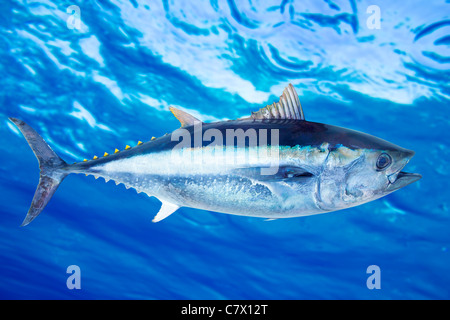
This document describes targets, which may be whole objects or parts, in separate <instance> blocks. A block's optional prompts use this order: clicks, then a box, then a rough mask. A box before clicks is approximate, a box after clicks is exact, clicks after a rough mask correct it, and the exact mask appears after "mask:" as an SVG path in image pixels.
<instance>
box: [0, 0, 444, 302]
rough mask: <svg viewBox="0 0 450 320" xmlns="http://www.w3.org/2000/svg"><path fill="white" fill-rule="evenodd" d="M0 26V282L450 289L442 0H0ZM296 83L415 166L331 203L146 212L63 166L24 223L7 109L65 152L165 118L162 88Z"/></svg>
mask: <svg viewBox="0 0 450 320" xmlns="http://www.w3.org/2000/svg"><path fill="white" fill-rule="evenodd" d="M70 5H77V6H78V7H79V8H80V20H79V21H80V23H79V25H76V24H75V23H76V21H77V20H76V16H69V14H68V13H67V11H66V9H67V8H68V7H69V6H70ZM370 5H377V6H378V8H379V9H380V14H381V20H380V21H379V22H380V23H379V29H377V28H373V27H374V26H375V27H376V22H377V21H378V20H376V19H375V18H376V16H373V14H374V12H373V11H370V10H369V13H367V9H368V7H369V6H370ZM69 12H72V11H69ZM68 19H69V20H70V21H69V23H68V22H67V20H68ZM72 19H75V20H72ZM374 19H375V20H374ZM374 21H375V22H374ZM71 23H72V24H71ZM374 23H375V24H374ZM68 24H69V26H75V27H79V28H78V29H77V28H72V29H70V28H69V27H68ZM0 33H1V41H0V102H1V103H0V112H1V114H0V137H1V144H0V148H1V154H2V157H1V166H0V194H1V201H0V234H1V236H0V297H1V298H3V299H6V298H7V299H11V298H19V299H30V298H33V299H35V298H42V299H52V298H58V299H76V298H82V299H135V298H143V299H448V298H450V274H449V266H450V255H449V250H450V233H449V227H450V212H449V208H450V202H449V201H450V200H449V195H450V192H449V189H450V183H449V181H450V169H449V168H450V166H449V158H450V151H449V150H450V144H449V140H450V139H449V138H450V134H449V124H450V121H449V114H450V113H449V111H450V104H449V102H450V76H449V75H450V3H449V1H448V0H447V1H444V0H441V1H438V0H430V1H425V2H424V1H419V0H415V1H413V0H410V1H387V0H383V1H381V0H375V1H356V0H351V1H344V0H342V1H338V0H324V1H319V0H310V1H298V0H296V1H289V0H275V1H255V0H248V1H246V0H242V1H233V0H228V1H225V0H210V1H195V2H194V1H175V0H165V1H156V0H155V1H143V0H142V1H138V0H133V1H129V2H128V1H75V0H73V1H48V0H46V1H39V2H38V1H36V2H35V1H25V0H24V1H8V0H7V1H1V3H0ZM289 82H291V83H292V84H293V85H294V86H295V88H296V89H297V91H298V93H299V96H300V100H301V102H302V105H303V109H304V112H305V115H306V118H307V119H308V120H311V121H316V122H323V123H329V124H334V125H338V126H343V127H348V128H352V129H356V130H360V131H363V132H367V133H370V134H373V135H375V136H378V137H381V138H384V139H386V140H389V141H391V142H393V143H395V144H398V145H401V146H403V147H405V148H408V149H413V150H415V151H416V156H415V157H414V158H413V160H412V161H411V162H410V163H409V164H408V166H407V171H409V172H419V173H421V174H422V175H423V179H422V180H420V181H419V182H417V183H414V184H412V185H410V186H408V187H406V188H404V189H402V190H400V191H397V192H395V193H393V194H391V195H389V196H387V197H385V198H382V199H380V200H377V201H374V202H371V203H368V204H365V205H363V206H359V207H356V208H352V209H348V210H344V211H340V212H335V213H329V214H322V215H316V216H310V217H304V218H295V219H286V220H283V219H281V220H276V221H271V222H265V221H263V220H262V219H257V218H250V217H239V216H231V215H225V214H220V213H212V212H206V211H200V210H194V209H186V208H182V209H180V210H178V212H177V213H175V214H173V215H172V216H170V217H169V218H167V219H166V220H164V221H162V222H160V223H156V224H155V223H152V222H151V219H152V218H153V217H154V215H155V214H156V212H157V211H158V210H159V206H160V203H159V201H158V200H156V199H155V198H148V197H147V196H146V195H145V194H137V193H136V192H135V191H134V190H133V189H130V190H126V189H125V188H124V186H123V185H120V186H116V185H115V184H114V183H113V182H109V183H105V182H104V180H103V179H99V180H95V179H94V178H93V177H91V176H90V177H85V176H84V175H74V176H69V177H68V178H67V179H66V180H65V181H64V182H63V183H62V184H61V186H60V188H59V189H58V191H57V192H56V194H55V196H54V197H53V199H52V201H51V202H50V203H49V205H48V206H47V208H46V209H45V210H44V212H43V213H42V214H41V215H40V216H39V217H38V218H37V219H36V220H35V221H33V223H31V224H30V225H29V226H26V227H23V228H21V227H19V225H20V223H21V222H22V220H23V218H24V217H25V214H26V212H27V210H28V207H29V205H30V202H31V199H32V196H33V194H34V191H35V188H36V185H37V182H38V178H39V170H38V165H37V161H36V159H35V157H34V155H33V153H32V152H31V150H30V149H29V147H28V145H27V144H26V142H25V140H24V139H23V137H22V136H21V135H20V133H19V132H18V130H17V129H15V128H14V127H13V126H12V124H11V123H10V122H9V121H8V120H7V117H8V116H14V117H18V118H20V119H23V120H25V121H26V122H28V123H29V124H30V125H31V126H33V127H34V128H35V129H36V130H37V131H38V132H40V133H41V134H42V136H43V137H44V139H45V140H46V141H47V142H48V143H49V144H50V145H51V146H52V148H53V149H54V150H55V151H56V152H57V153H58V154H59V155H60V156H61V157H62V158H64V159H65V160H66V161H67V162H75V161H81V160H82V159H84V158H91V157H93V156H94V155H98V156H101V155H103V153H104V152H105V151H107V152H110V153H111V152H113V151H114V149H115V148H119V149H123V148H124V146H125V145H127V144H128V145H132V146H133V145H135V144H136V142H137V141H139V140H142V141H148V140H150V139H151V137H152V136H155V137H158V136H161V135H163V134H165V133H166V132H171V131H172V130H174V129H176V128H178V127H179V123H178V121H177V120H176V119H175V118H174V117H173V116H172V114H171V113H170V112H169V111H168V106H170V105H174V106H178V107H180V108H183V109H184V110H187V111H190V112H191V113H192V114H193V115H194V116H196V117H198V118H200V119H202V120H204V121H207V122H209V121H218V120H223V119H236V118H238V117H243V116H247V115H249V114H250V112H251V111H255V110H258V109H259V108H260V107H261V106H264V105H265V104H268V103H272V102H273V101H276V100H277V97H278V96H279V95H280V94H281V92H282V90H283V88H284V87H285V86H286V85H287V84H288V83H289ZM70 265H77V266H79V267H80V270H81V278H80V279H81V289H80V290H76V289H74V290H69V289H68V288H67V286H66V280H67V278H68V277H69V276H70V274H67V273H66V270H67V267H68V266H70ZM370 265H377V266H379V268H380V271H381V274H380V275H381V276H380V279H379V280H380V284H381V289H373V290H369V289H368V288H367V286H366V281H367V278H368V277H369V276H370V274H367V273H366V271H367V268H368V266H370Z"/></svg>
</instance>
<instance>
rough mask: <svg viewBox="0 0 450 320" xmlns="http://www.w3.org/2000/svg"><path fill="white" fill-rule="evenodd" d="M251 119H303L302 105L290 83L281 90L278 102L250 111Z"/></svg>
mask: <svg viewBox="0 0 450 320" xmlns="http://www.w3.org/2000/svg"><path fill="white" fill-rule="evenodd" d="M251 118H252V119H293V120H305V115H304V114H303V109H302V105H301V104H300V100H299V99H298V95H297V92H296V91H295V89H294V86H293V85H292V84H289V85H288V86H287V87H286V88H285V89H284V91H283V94H282V95H281V97H280V100H279V101H278V102H274V103H273V104H269V105H267V106H265V107H264V108H261V109H259V110H258V111H256V112H252V115H251Z"/></svg>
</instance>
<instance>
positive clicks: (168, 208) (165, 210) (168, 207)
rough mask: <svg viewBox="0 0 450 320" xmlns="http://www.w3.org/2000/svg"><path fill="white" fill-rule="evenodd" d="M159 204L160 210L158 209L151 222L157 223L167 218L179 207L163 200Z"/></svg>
mask: <svg viewBox="0 0 450 320" xmlns="http://www.w3.org/2000/svg"><path fill="white" fill-rule="evenodd" d="M161 202H162V205H161V209H159V211H158V213H157V214H156V216H155V217H154V218H153V220H152V222H159V221H161V220H163V219H165V218H167V217H168V216H170V215H171V214H172V213H174V212H175V211H177V209H178V208H179V207H180V206H178V205H176V204H173V203H170V202H168V201H165V200H161Z"/></svg>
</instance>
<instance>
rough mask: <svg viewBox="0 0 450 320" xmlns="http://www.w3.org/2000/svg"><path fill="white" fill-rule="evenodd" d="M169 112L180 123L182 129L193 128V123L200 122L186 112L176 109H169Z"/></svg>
mask: <svg viewBox="0 0 450 320" xmlns="http://www.w3.org/2000/svg"><path fill="white" fill-rule="evenodd" d="M169 110H170V111H171V112H172V113H173V115H174V116H175V118H177V119H178V121H180V123H181V127H182V128H184V127H189V126H193V125H194V123H195V122H201V121H200V120H198V119H197V118H196V117H194V116H192V115H190V114H189V113H187V112H184V111H181V110H180V109H177V108H175V107H169Z"/></svg>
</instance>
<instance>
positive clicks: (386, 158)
mask: <svg viewBox="0 0 450 320" xmlns="http://www.w3.org/2000/svg"><path fill="white" fill-rule="evenodd" d="M391 163H392V158H391V156H390V155H388V154H387V153H382V154H380V155H379V157H378V159H377V169H378V170H383V169H386V168H387V167H388V166H389V165H390V164H391Z"/></svg>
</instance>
